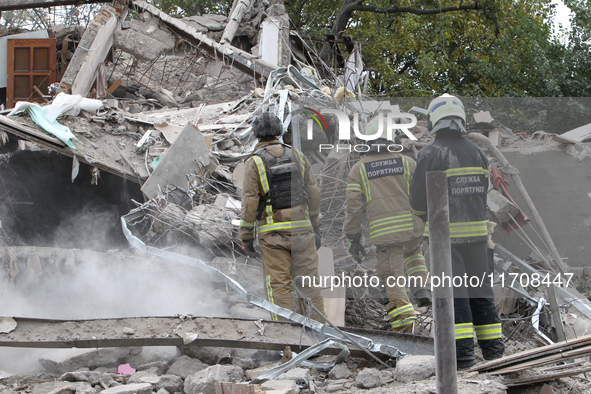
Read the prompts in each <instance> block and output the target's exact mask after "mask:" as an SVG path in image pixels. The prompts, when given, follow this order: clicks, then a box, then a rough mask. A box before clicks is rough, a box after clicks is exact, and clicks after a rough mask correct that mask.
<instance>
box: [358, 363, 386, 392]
mask: <svg viewBox="0 0 591 394" xmlns="http://www.w3.org/2000/svg"><path fill="white" fill-rule="evenodd" d="M355 383H356V384H357V387H359V388H362V389H372V388H374V387H379V386H380V385H381V384H382V374H381V373H380V371H378V370H377V369H374V368H365V369H364V370H363V371H361V372H359V374H357V378H356V379H355Z"/></svg>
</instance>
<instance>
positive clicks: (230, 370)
mask: <svg viewBox="0 0 591 394" xmlns="http://www.w3.org/2000/svg"><path fill="white" fill-rule="evenodd" d="M242 379H244V371H243V370H242V368H240V367H236V366H233V365H213V366H211V367H209V368H207V369H204V370H203V371H199V372H197V373H195V374H194V375H191V376H189V377H188V378H187V379H185V386H184V389H185V394H198V393H214V392H215V384H216V383H237V382H238V381H240V380H242ZM294 384H295V383H294Z"/></svg>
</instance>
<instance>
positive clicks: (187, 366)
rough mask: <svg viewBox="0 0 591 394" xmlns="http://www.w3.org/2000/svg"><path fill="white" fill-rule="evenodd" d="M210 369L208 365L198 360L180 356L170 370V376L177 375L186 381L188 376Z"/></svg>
mask: <svg viewBox="0 0 591 394" xmlns="http://www.w3.org/2000/svg"><path fill="white" fill-rule="evenodd" d="M207 367H208V365H207V364H205V363H203V362H201V361H200V360H198V359H196V358H191V357H189V356H180V357H179V358H178V359H177V360H176V361H175V362H174V363H173V364H172V365H171V366H170V368H169V369H168V372H167V373H169V374H175V375H178V376H180V377H181V378H183V379H185V378H187V377H188V376H191V375H193V374H195V373H196V372H199V371H202V370H204V369H206V368H207Z"/></svg>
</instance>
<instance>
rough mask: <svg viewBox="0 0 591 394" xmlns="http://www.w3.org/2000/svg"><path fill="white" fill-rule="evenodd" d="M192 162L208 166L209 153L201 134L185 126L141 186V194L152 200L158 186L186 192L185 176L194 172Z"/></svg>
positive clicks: (187, 186)
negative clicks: (169, 186) (173, 186)
mask: <svg viewBox="0 0 591 394" xmlns="http://www.w3.org/2000/svg"><path fill="white" fill-rule="evenodd" d="M194 161H197V162H200V163H202V164H203V165H205V166H206V165H208V164H209V151H208V150H207V145H206V144H205V138H203V134H201V132H200V131H199V130H196V129H195V128H194V127H193V126H191V125H188V124H187V125H186V126H185V127H184V128H183V131H182V132H181V134H180V135H179V136H178V137H177V139H176V140H175V142H174V144H172V146H171V147H170V148H169V149H168V150H167V151H166V153H165V154H164V157H163V158H162V160H161V161H160V164H158V167H156V169H155V170H154V172H153V173H152V175H151V176H150V178H148V180H147V181H146V182H145V183H144V185H143V186H142V189H141V190H142V192H143V193H144V194H145V195H146V196H147V197H148V198H154V197H156V196H157V195H158V185H160V186H162V187H166V185H175V186H178V187H180V188H181V189H183V190H188V188H189V182H188V181H187V174H190V173H191V172H192V171H193V170H194Z"/></svg>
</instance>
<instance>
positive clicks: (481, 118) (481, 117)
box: [472, 111, 493, 123]
mask: <svg viewBox="0 0 591 394" xmlns="http://www.w3.org/2000/svg"><path fill="white" fill-rule="evenodd" d="M472 117H473V118H474V121H475V122H476V123H490V122H492V121H493V118H492V116H491V115H490V112H489V111H482V112H476V113H475V114H474V115H472Z"/></svg>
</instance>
